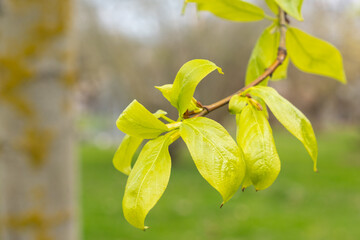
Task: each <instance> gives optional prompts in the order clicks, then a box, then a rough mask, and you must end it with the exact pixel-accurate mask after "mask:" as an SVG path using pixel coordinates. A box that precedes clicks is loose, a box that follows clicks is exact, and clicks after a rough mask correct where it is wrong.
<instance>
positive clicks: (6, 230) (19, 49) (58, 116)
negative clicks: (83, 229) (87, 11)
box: [0, 0, 79, 240]
mask: <svg viewBox="0 0 360 240" xmlns="http://www.w3.org/2000/svg"><path fill="white" fill-rule="evenodd" d="M72 7H73V1H72V0H31V1H29V0H0V10H1V11H0V184H1V189H0V207H1V208H0V211H1V213H0V214H1V215H0V223H1V225H0V238H1V239H3V240H10V239H11V240H23V239H24V240H25V239H26V240H27V239H29V240H30V239H31V240H50V239H51V240H77V239H79V238H78V236H77V233H78V232H77V224H76V222H77V216H76V215H77V214H76V213H77V208H76V205H77V204H76V194H75V192H76V180H77V179H76V177H75V173H76V162H75V161H74V160H75V158H74V141H73V135H72V134H73V128H72V127H73V111H72V90H71V87H72V85H73V79H74V78H73V72H74V71H73V66H74V64H73V62H72V61H73V54H74V53H73V51H72V45H71V38H70V35H71V32H72V31H71V29H72V12H73V9H72Z"/></svg>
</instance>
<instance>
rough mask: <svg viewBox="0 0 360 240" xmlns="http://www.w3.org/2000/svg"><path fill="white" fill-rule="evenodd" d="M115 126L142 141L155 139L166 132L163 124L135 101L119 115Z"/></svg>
mask: <svg viewBox="0 0 360 240" xmlns="http://www.w3.org/2000/svg"><path fill="white" fill-rule="evenodd" d="M116 126H117V127H118V128H119V129H120V130H121V131H123V132H124V133H126V134H129V135H130V136H135V137H139V138H143V139H149V138H156V137H157V136H159V135H160V134H161V133H163V132H166V131H168V128H167V126H166V125H165V124H164V123H163V122H161V121H160V120H159V119H157V118H156V117H155V116H154V115H153V114H152V113H151V112H149V111H148V110H147V109H146V108H145V107H144V106H143V105H141V104H140V103H139V102H138V101H136V100H134V101H132V102H131V103H130V104H129V106H127V108H126V109H125V110H124V111H123V112H122V113H121V114H120V116H119V118H118V119H117V121H116Z"/></svg>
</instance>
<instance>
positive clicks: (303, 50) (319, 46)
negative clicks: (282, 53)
mask: <svg viewBox="0 0 360 240" xmlns="http://www.w3.org/2000/svg"><path fill="white" fill-rule="evenodd" d="M286 47H287V49H288V53H289V56H290V58H291V61H292V62H293V63H294V65H295V66H296V67H297V68H299V69H300V70H302V71H304V72H308V73H313V74H319V75H322V76H327V77H331V78H335V79H337V80H339V81H340V82H342V83H346V76H345V72H344V67H343V62H342V57H341V54H340V52H339V50H337V49H336V47H334V46H333V45H331V44H330V43H328V42H325V41H323V40H321V39H318V38H315V37H313V36H311V35H309V34H307V33H305V32H303V31H301V30H299V29H297V28H289V29H288V31H287V34H286Z"/></svg>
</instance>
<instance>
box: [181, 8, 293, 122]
mask: <svg viewBox="0 0 360 240" xmlns="http://www.w3.org/2000/svg"><path fill="white" fill-rule="evenodd" d="M278 17H279V27H280V43H279V48H278V52H277V57H276V59H275V60H274V62H273V63H272V64H271V65H270V66H269V67H268V68H267V69H266V70H265V71H264V72H263V74H261V75H260V76H259V77H258V78H256V79H255V80H254V81H253V82H251V83H250V84H248V85H247V86H245V87H243V88H242V89H240V90H239V91H237V92H236V93H234V94H232V95H230V96H227V97H226V98H223V99H221V100H219V101H217V102H215V103H212V104H210V105H205V106H203V110H202V111H201V112H199V113H197V114H188V115H187V116H184V117H185V118H195V117H202V116H205V115H206V114H208V113H210V112H212V111H214V110H216V109H218V108H220V107H222V106H224V105H226V104H228V103H229V101H230V99H231V97H232V96H234V95H239V94H241V93H242V92H244V91H245V90H247V89H248V88H251V87H254V86H256V85H258V84H259V83H261V82H262V81H264V80H265V79H266V78H267V77H269V76H271V75H272V74H273V73H274V72H275V70H276V69H277V68H278V67H279V66H280V65H281V64H282V63H283V62H284V61H285V59H286V56H287V52H286V42H285V40H286V23H287V22H286V13H285V12H284V10H282V9H281V8H279V16H278Z"/></svg>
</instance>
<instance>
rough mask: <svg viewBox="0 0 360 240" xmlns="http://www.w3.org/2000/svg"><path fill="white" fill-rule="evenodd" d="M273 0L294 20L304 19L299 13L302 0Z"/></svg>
mask: <svg viewBox="0 0 360 240" xmlns="http://www.w3.org/2000/svg"><path fill="white" fill-rule="evenodd" d="M275 2H276V3H277V4H278V5H279V6H280V7H281V8H282V9H283V10H284V11H285V12H286V13H288V14H289V15H290V16H292V17H294V18H295V19H296V20H299V21H303V20H304V19H303V17H302V14H301V7H302V3H303V0H275Z"/></svg>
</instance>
